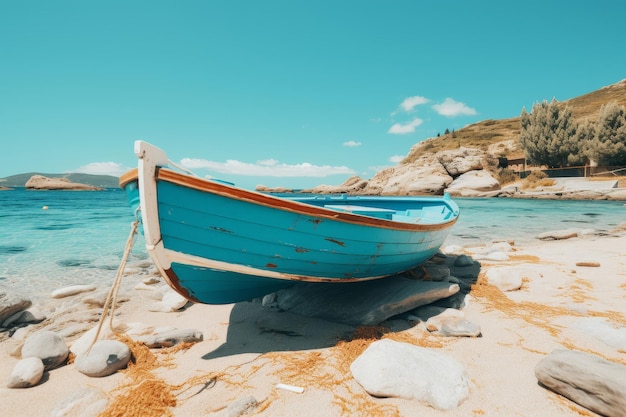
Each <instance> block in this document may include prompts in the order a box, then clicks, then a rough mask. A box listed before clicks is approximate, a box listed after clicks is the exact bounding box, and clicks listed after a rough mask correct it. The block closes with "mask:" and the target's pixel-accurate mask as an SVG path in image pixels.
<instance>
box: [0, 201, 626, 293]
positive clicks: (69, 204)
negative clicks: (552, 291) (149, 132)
mask: <svg viewBox="0 0 626 417" xmlns="http://www.w3.org/2000/svg"><path fill="white" fill-rule="evenodd" d="M456 201H457V203H458V204H459V206H460V207H461V217H460V219H459V221H458V223H457V224H456V225H455V226H454V228H453V231H452V233H451V235H450V236H449V238H448V240H447V241H446V245H448V244H459V245H467V244H473V243H488V242H490V241H491V240H494V239H502V238H507V239H514V240H515V241H516V243H523V242H527V241H531V240H533V239H534V237H535V236H536V235H537V234H538V233H541V232H544V231H548V230H559V229H569V228H591V229H596V230H600V231H603V230H606V231H608V230H610V229H611V228H613V227H614V226H616V225H617V224H619V223H621V222H625V221H626V206H624V203H623V202H606V201H598V202H594V201H545V200H541V201H539V200H514V199H457V200H456ZM44 206H47V207H48V209H47V210H44V209H43V207H44ZM132 221H133V214H132V213H131V210H130V208H129V206H128V203H127V200H126V195H125V193H124V192H123V191H122V190H110V191H101V192H86V191H25V190H19V189H18V190H13V191H0V289H1V288H2V287H3V286H7V285H8V286H18V287H19V288H21V289H23V290H25V291H26V292H27V293H28V294H29V295H30V296H31V297H32V298H39V297H43V296H44V295H47V294H49V292H50V291H52V290H54V289H56V288H60V287H62V286H65V285H73V284H90V283H96V284H101V286H103V287H105V288H107V287H108V286H110V285H111V283H112V282H113V279H114V278H115V273H116V270H117V267H118V265H119V263H120V260H121V257H122V254H123V251H124V247H125V244H126V239H127V238H128V234H129V232H130V224H131V223H132ZM146 258H147V256H146V253H145V250H144V241H143V238H142V237H141V236H140V237H138V239H137V242H136V243H135V246H134V249H133V252H132V256H131V258H130V262H131V263H132V262H133V261H139V260H143V259H146Z"/></svg>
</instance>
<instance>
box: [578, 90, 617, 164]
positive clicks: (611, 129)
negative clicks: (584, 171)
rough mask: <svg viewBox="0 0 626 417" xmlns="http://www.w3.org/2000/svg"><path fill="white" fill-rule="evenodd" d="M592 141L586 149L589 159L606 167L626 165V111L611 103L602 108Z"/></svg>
mask: <svg viewBox="0 0 626 417" xmlns="http://www.w3.org/2000/svg"><path fill="white" fill-rule="evenodd" d="M594 130H595V131H594V134H593V136H592V140H591V141H590V142H589V144H588V145H587V148H586V153H587V155H588V156H589V158H591V159H593V160H595V161H597V162H598V165H604V166H623V165H626V110H625V109H624V106H620V105H618V104H617V103H616V102H611V103H608V104H605V105H603V106H602V107H601V108H600V114H599V115H598V120H597V122H596V123H595V129H594Z"/></svg>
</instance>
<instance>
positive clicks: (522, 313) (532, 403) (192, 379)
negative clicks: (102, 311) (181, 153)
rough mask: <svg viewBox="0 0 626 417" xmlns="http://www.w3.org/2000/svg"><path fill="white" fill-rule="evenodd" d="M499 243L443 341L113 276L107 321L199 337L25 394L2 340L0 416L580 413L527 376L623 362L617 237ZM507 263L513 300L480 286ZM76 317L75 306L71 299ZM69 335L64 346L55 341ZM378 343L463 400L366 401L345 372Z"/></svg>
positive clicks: (625, 292) (71, 371)
mask: <svg viewBox="0 0 626 417" xmlns="http://www.w3.org/2000/svg"><path fill="white" fill-rule="evenodd" d="M510 243H512V245H511V249H510V250H509V251H507V252H506V255H507V258H508V259H507V260H498V261H490V260H487V259H480V260H479V262H480V265H481V267H480V276H479V278H478V282H477V283H476V284H475V285H474V286H473V288H472V291H471V293H470V300H469V303H468V305H467V306H466V307H464V308H463V310H462V311H463V313H464V317H465V318H466V319H467V320H468V321H471V322H473V323H475V324H477V325H479V326H480V328H481V331H482V334H481V336H480V337H444V336H440V335H436V334H431V333H430V332H429V331H428V330H427V329H426V328H425V326H424V323H410V322H408V321H406V320H392V321H390V322H389V323H387V322H385V323H383V327H376V328H358V329H355V328H353V327H350V326H347V325H343V324H337V323H331V322H328V321H323V320H320V319H313V318H307V317H301V316H297V315H295V314H292V313H289V312H281V311H279V310H277V309H272V308H268V307H263V306H262V305H261V303H260V302H246V303H238V304H234V305H220V306H211V305H200V304H195V305H189V306H187V307H186V308H184V309H183V310H181V311H176V312H169V313H163V312H152V311H149V306H150V305H151V304H152V303H154V300H153V299H152V298H151V297H150V296H149V291H142V290H135V289H133V288H134V285H136V284H138V283H140V282H141V280H143V279H144V278H145V276H138V275H130V276H126V277H125V278H124V281H125V287H124V288H125V290H124V291H125V294H126V295H127V296H128V301H126V302H123V303H121V304H120V305H119V307H118V308H117V310H116V320H117V321H119V322H122V323H133V322H141V323H144V324H147V325H151V326H155V327H163V326H172V327H175V328H178V329H189V328H192V329H197V330H199V331H201V332H202V335H203V340H202V341H201V342H198V343H194V344H188V345H187V344H185V345H179V346H174V347H171V348H162V349H148V348H146V347H145V346H141V345H139V344H135V343H130V342H129V344H130V345H131V349H132V351H133V354H134V360H133V362H134V363H132V364H131V365H129V367H128V368H127V369H125V370H123V371H120V372H117V373H116V374H114V375H111V376H108V377H103V378H91V377H87V376H85V375H83V374H81V373H80V372H78V371H77V370H76V369H75V367H74V365H73V364H71V363H70V364H67V365H64V366H61V367H59V368H56V369H53V370H51V371H49V372H46V374H45V375H44V379H43V380H42V381H41V382H40V383H39V384H38V385H37V386H35V387H32V388H26V389H8V388H6V381H7V380H8V378H9V376H10V374H11V372H12V370H13V368H14V366H15V364H16V363H17V361H18V359H19V358H17V357H14V356H11V354H10V353H11V351H12V350H14V349H15V343H14V341H12V340H11V339H9V340H5V341H3V342H2V343H0V347H1V349H0V381H3V382H2V388H0V404H2V410H3V411H2V415H5V416H49V415H52V412H53V410H56V411H57V414H55V415H81V416H86V415H91V414H89V412H87V411H85V410H83V411H82V412H80V413H76V412H75V410H74V411H71V410H70V411H66V412H65V414H63V413H61V412H60V411H59V404H61V403H62V402H63V401H64V400H66V399H67V398H70V397H71V396H72V395H79V394H77V393H81V392H85V391H83V390H85V389H89V390H90V392H92V393H93V392H100V393H103V394H104V395H105V396H106V397H107V398H108V399H109V400H108V406H107V408H106V410H105V411H104V413H102V414H101V415H105V416H113V415H135V416H144V415H145V416H167V415H172V416H201V415H228V412H230V413H231V414H230V415H237V414H232V413H233V411H232V407H233V406H232V404H234V403H238V404H246V403H250V402H251V401H255V402H257V403H258V404H257V405H256V406H255V407H253V408H252V409H251V412H250V415H259V416H322V415H324V416H339V415H362V416H366V415H367V416H376V415H380V416H383V415H385V416H392V415H397V416H409V415H419V416H426V417H427V416H545V415H550V416H557V417H558V416H579V415H583V416H593V415H595V414H594V413H592V412H590V411H588V410H586V409H584V408H582V407H580V406H578V405H576V404H574V403H573V402H571V401H569V400H567V399H564V398H563V397H561V396H559V395H557V394H555V393H553V392H551V391H549V390H547V389H545V388H544V387H542V386H540V385H539V384H538V382H537V378H536V376H535V374H534V368H535V366H536V364H537V363H538V362H539V361H540V360H541V359H542V358H544V357H545V356H546V355H548V354H549V353H550V352H552V351H554V350H555V349H562V348H566V349H572V350H580V351H584V352H589V353H593V354H595V355H598V356H600V357H603V358H605V359H608V360H610V361H613V362H617V363H621V364H626V351H625V350H624V349H623V348H622V347H619V346H618V347H616V346H612V345H611V344H610V343H607V340H606V338H603V334H604V333H603V331H604V330H606V329H607V328H614V329H616V330H617V329H621V331H622V332H623V329H624V327H626V311H625V310H624V305H625V302H626V231H624V230H621V231H615V232H614V233H611V234H610V235H608V236H598V235H593V234H592V235H588V236H581V237H575V238H571V239H566V240H551V241H540V240H537V241H536V242H534V243H532V244H528V245H525V246H523V247H522V246H517V245H515V244H514V243H513V242H510ZM487 246H488V245H487V244H485V245H483V246H472V247H463V248H448V249H454V250H455V252H454V253H446V247H445V246H444V248H443V251H444V253H446V254H447V255H448V256H455V255H459V254H467V255H469V256H470V257H473V258H475V259H479V258H480V254H481V253H484V251H485V247H487ZM518 267H523V268H525V270H526V271H528V272H527V273H526V274H525V276H524V279H523V285H522V287H521V289H519V290H516V291H507V292H502V291H500V290H498V289H497V288H496V287H494V286H493V285H491V284H489V283H488V282H487V279H486V275H487V273H488V271H489V270H491V269H496V268H518ZM123 294H124V292H123ZM65 302H67V300H66V301H65ZM76 308H77V309H79V308H83V307H82V306H81V304H80V303H78V302H76ZM96 313H97V311H94V312H93V315H94V316H97V314H96ZM94 320H95V319H92V321H94ZM403 323H404V325H403ZM45 324H46V323H45V322H44V323H42V324H39V325H37V326H38V328H45ZM95 324H96V323H95V321H94V322H93V325H94V326H95ZM385 325H386V326H387V327H384V326H385ZM78 336H80V335H75V336H72V337H68V338H67V339H66V340H67V341H68V344H70V343H71V341H72V340H73V339H76V338H77V337H78ZM380 337H382V338H390V339H393V340H396V341H402V342H406V343H411V344H415V345H418V346H424V347H427V348H429V349H433V350H436V351H438V352H440V353H443V354H445V355H448V356H450V357H452V358H455V359H456V360H458V361H459V362H460V363H461V364H462V365H463V366H464V367H465V369H466V371H467V374H468V376H469V379H470V380H471V386H470V394H469V397H468V398H467V399H466V400H465V401H463V402H462V403H461V404H460V405H459V406H458V407H457V408H455V409H452V410H447V411H442V410H436V409H434V408H432V407H430V406H428V405H426V404H424V403H421V402H418V401H413V400H406V399H398V398H375V397H372V396H370V395H369V394H367V392H365V390H364V389H363V388H362V387H361V386H360V385H359V384H358V383H357V382H356V381H355V379H354V378H353V377H352V375H351V372H350V364H351V363H352V362H353V361H354V359H356V357H357V356H358V355H359V354H360V353H362V352H363V351H364V349H365V348H366V347H367V346H368V345H369V344H370V343H372V342H373V341H375V340H376V339H377V338H380ZM277 384H286V385H288V386H294V387H299V388H302V389H303V392H293V391H290V390H288V389H283V388H280V387H278V386H277ZM80 395H82V394H80ZM229 405H230V406H231V408H230V409H228V408H227V407H229ZM68 410H69V408H68ZM93 415H97V413H96V414H93Z"/></svg>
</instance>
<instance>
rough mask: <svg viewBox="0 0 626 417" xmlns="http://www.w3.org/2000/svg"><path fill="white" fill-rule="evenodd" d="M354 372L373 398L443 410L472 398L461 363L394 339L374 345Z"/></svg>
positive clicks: (359, 361) (351, 366) (351, 369)
mask: <svg viewBox="0 0 626 417" xmlns="http://www.w3.org/2000/svg"><path fill="white" fill-rule="evenodd" d="M350 371H351V372H352V375H353V376H354V379H356V381H357V382H358V383H359V384H361V386H363V388H364V389H365V390H366V391H367V392H368V393H369V394H370V395H374V396H376V397H399V398H406V399H411V400H418V401H423V402H425V403H427V404H429V405H430V406H432V407H434V408H436V409H440V410H451V409H453V408H456V407H458V405H459V404H461V402H463V400H465V399H466V398H467V397H468V395H469V378H468V376H467V374H466V372H465V369H464V368H463V366H462V365H461V364H460V363H459V362H458V361H456V360H455V359H453V358H451V357H448V356H445V355H443V354H441V353H438V352H435V351H433V350H430V349H426V348H422V347H419V346H415V345H411V344H408V343H402V342H396V341H393V340H390V339H382V340H378V341H376V342H374V343H372V344H371V345H370V346H369V347H368V348H367V349H366V350H365V352H363V353H362V354H361V355H360V356H359V357H358V358H357V359H356V360H355V361H354V362H353V363H352V365H350Z"/></svg>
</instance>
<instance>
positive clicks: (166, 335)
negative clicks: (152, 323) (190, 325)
mask: <svg viewBox="0 0 626 417" xmlns="http://www.w3.org/2000/svg"><path fill="white" fill-rule="evenodd" d="M202 339H203V335H202V332H201V331H199V330H195V329H182V330H180V329H174V330H168V331H163V332H158V330H155V334H152V335H150V336H146V337H143V338H141V339H140V340H141V341H142V342H143V343H144V344H145V345H146V346H148V347H149V348H163V347H171V346H174V345H177V344H179V343H196V342H201V341H202Z"/></svg>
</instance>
